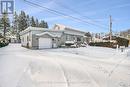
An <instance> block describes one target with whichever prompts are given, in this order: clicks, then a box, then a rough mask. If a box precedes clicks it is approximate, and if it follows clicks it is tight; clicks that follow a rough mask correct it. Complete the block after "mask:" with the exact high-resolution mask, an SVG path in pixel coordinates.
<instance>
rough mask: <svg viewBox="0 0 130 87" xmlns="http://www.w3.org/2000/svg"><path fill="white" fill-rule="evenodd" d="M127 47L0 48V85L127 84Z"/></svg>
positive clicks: (83, 86) (129, 79)
mask: <svg viewBox="0 0 130 87" xmlns="http://www.w3.org/2000/svg"><path fill="white" fill-rule="evenodd" d="M128 52H129V51H127V52H124V53H120V52H117V51H116V50H115V49H110V48H100V47H87V48H67V49H63V48H59V49H43V50H30V49H26V48H23V47H21V46H20V44H10V45H9V46H7V47H3V48H0V87H130V58H129V56H127V54H128Z"/></svg>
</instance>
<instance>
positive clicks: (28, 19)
mask: <svg viewBox="0 0 130 87" xmlns="http://www.w3.org/2000/svg"><path fill="white" fill-rule="evenodd" d="M29 26H31V22H30V17H29V15H27V27H29Z"/></svg>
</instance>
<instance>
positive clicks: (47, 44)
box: [39, 38, 52, 49]
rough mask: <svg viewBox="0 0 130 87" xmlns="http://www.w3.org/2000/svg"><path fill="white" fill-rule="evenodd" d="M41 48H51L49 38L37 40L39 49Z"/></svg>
mask: <svg viewBox="0 0 130 87" xmlns="http://www.w3.org/2000/svg"><path fill="white" fill-rule="evenodd" d="M41 48H52V39H51V38H39V49H41Z"/></svg>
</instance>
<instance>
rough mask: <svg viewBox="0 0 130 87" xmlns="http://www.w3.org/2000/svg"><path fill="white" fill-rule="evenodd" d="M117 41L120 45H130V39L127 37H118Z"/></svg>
mask: <svg viewBox="0 0 130 87" xmlns="http://www.w3.org/2000/svg"><path fill="white" fill-rule="evenodd" d="M116 41H117V44H118V45H119V46H125V47H128V45H129V40H127V39H125V38H121V37H116Z"/></svg>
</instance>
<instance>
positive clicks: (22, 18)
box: [18, 11, 28, 31]
mask: <svg viewBox="0 0 130 87" xmlns="http://www.w3.org/2000/svg"><path fill="white" fill-rule="evenodd" d="M27 27H28V26H27V17H26V14H25V12H24V11H21V13H20V15H19V20H18V29H19V30H20V31H22V30H25V29H26V28H27Z"/></svg>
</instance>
